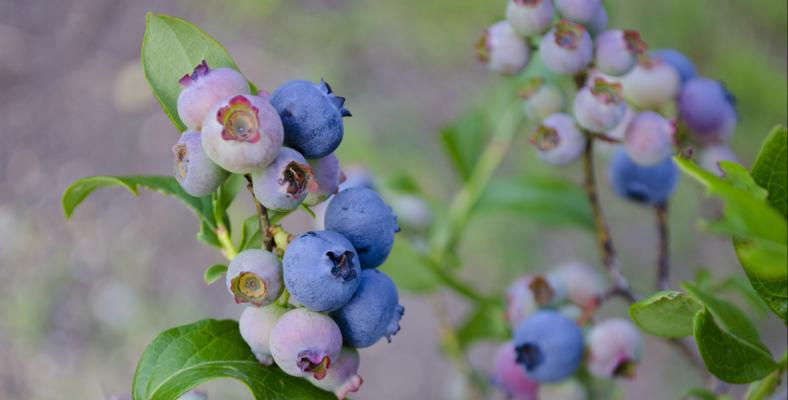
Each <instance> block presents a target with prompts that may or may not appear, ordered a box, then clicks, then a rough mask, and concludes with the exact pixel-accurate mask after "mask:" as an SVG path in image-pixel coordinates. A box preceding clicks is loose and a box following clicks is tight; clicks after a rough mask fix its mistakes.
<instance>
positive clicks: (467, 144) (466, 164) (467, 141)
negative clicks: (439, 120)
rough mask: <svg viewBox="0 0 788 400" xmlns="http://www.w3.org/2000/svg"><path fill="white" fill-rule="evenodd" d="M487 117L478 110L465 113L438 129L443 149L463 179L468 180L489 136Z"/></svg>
mask: <svg viewBox="0 0 788 400" xmlns="http://www.w3.org/2000/svg"><path fill="white" fill-rule="evenodd" d="M487 129H488V126H487V118H486V117H485V115H484V114H483V113H481V112H479V111H477V112H473V113H470V114H466V115H465V116H463V117H461V118H460V119H458V120H456V121H454V122H452V123H451V124H449V125H447V126H445V127H443V128H442V129H441V131H440V138H441V142H442V143H443V149H444V150H445V151H446V154H447V155H448V156H449V159H450V160H451V162H452V165H454V168H455V170H456V171H457V172H458V173H459V174H460V176H461V177H462V179H463V180H468V178H470V176H471V173H472V171H473V169H474V167H475V166H476V162H477V161H478V160H479V157H480V155H481V153H482V151H483V150H484V148H485V145H486V143H487V140H488V138H489V136H490V135H489V132H488V131H487Z"/></svg>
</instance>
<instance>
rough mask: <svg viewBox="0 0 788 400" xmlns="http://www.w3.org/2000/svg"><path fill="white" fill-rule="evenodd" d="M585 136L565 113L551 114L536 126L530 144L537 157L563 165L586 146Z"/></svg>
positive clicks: (573, 159)
mask: <svg viewBox="0 0 788 400" xmlns="http://www.w3.org/2000/svg"><path fill="white" fill-rule="evenodd" d="M586 140H587V139H586V136H585V135H584V134H583V132H581V131H580V129H578V127H577V125H575V121H574V120H573V119H572V117H570V116H569V115H567V114H562V113H558V114H553V115H551V116H549V117H547V118H545V120H544V121H542V123H541V124H540V125H539V126H538V127H537V128H536V133H535V134H534V136H533V137H531V144H533V145H534V146H535V147H536V150H537V151H538V155H539V158H541V159H542V160H543V161H545V162H547V163H549V164H553V165H565V164H569V163H571V162H572V161H575V160H577V159H578V158H579V157H580V155H581V154H583V150H584V149H585V147H586Z"/></svg>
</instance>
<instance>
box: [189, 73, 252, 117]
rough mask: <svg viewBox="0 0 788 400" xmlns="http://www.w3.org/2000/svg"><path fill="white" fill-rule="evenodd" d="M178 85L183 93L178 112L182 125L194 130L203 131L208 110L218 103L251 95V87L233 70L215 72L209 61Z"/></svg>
mask: <svg viewBox="0 0 788 400" xmlns="http://www.w3.org/2000/svg"><path fill="white" fill-rule="evenodd" d="M178 83H180V84H181V86H183V90H182V91H181V93H180V94H179V95H178V102H177V109H178V116H179V117H180V118H181V121H182V122H183V123H184V125H186V127H187V128H188V129H190V130H194V131H199V130H200V129H202V124H203V120H204V119H205V115H206V114H208V110H210V109H211V107H213V105H214V104H216V103H217V102H218V101H220V100H223V99H225V98H227V97H230V96H235V95H238V94H249V83H248V82H246V78H244V77H243V75H241V74H240V73H239V72H238V71H236V70H234V69H231V68H216V69H211V68H209V67H208V64H207V63H206V62H205V60H203V61H202V63H201V64H199V65H197V66H196V67H195V68H194V72H193V73H192V74H191V75H189V74H186V75H184V76H183V78H181V79H180V80H179V81H178Z"/></svg>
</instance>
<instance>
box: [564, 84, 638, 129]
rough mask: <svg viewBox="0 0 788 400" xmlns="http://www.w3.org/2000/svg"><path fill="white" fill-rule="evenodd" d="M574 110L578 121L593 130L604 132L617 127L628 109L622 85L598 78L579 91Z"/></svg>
mask: <svg viewBox="0 0 788 400" xmlns="http://www.w3.org/2000/svg"><path fill="white" fill-rule="evenodd" d="M574 111H575V118H577V123H578V124H579V125H580V126H582V127H583V128H585V129H588V130H589V131H591V132H598V133H602V132H605V131H608V130H610V129H613V128H615V127H616V125H618V123H619V122H621V119H622V118H624V114H626V111H627V105H626V102H625V101H624V97H623V96H622V95H621V85H620V84H618V83H611V82H607V81H605V80H604V79H602V78H597V79H596V80H594V82H593V83H592V84H591V85H590V86H586V87H584V88H582V89H580V90H579V91H578V92H577V95H576V96H575V103H574Z"/></svg>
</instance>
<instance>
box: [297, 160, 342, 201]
mask: <svg viewBox="0 0 788 400" xmlns="http://www.w3.org/2000/svg"><path fill="white" fill-rule="evenodd" d="M308 161H309V166H310V167H312V174H313V175H314V177H315V182H316V183H317V187H316V189H315V190H314V191H311V192H309V194H307V195H306V200H304V204H306V205H308V206H314V205H316V204H319V203H322V202H324V201H325V200H326V199H328V198H329V197H331V196H332V195H334V194H335V193H336V192H337V189H338V188H339V182H340V181H341V180H342V170H341V169H340V168H339V160H338V159H337V157H336V156H335V155H334V153H331V154H329V155H327V156H325V157H321V158H317V159H313V160H308Z"/></svg>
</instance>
